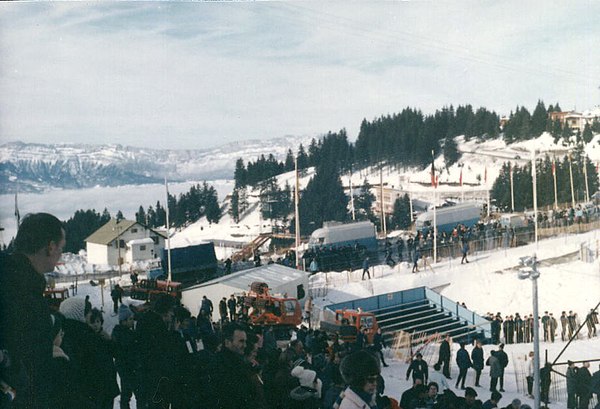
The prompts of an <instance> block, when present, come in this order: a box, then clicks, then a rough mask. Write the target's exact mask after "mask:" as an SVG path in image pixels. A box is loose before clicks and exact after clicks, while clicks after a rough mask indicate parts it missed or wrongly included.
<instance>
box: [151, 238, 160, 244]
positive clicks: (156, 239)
mask: <svg viewBox="0 0 600 409" xmlns="http://www.w3.org/2000/svg"><path fill="white" fill-rule="evenodd" d="M150 238H151V239H152V241H153V242H154V244H158V236H152V237H150Z"/></svg>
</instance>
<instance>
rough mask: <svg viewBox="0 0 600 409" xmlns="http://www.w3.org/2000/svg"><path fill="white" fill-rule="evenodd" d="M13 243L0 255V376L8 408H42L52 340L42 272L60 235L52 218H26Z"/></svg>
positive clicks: (54, 257) (51, 262)
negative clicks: (0, 362)
mask: <svg viewBox="0 0 600 409" xmlns="http://www.w3.org/2000/svg"><path fill="white" fill-rule="evenodd" d="M14 245H15V250H14V252H13V254H10V255H6V254H2V255H0V311H2V313H1V314H0V350H5V351H6V352H7V354H8V356H9V357H10V365H9V366H8V367H7V368H5V369H4V370H3V371H2V373H1V374H0V377H1V378H2V379H1V380H2V381H3V382H5V383H6V384H7V385H8V386H10V387H12V388H13V389H14V390H16V391H17V394H16V397H15V399H14V401H13V402H12V405H13V406H12V408H47V407H48V394H49V392H50V391H49V379H50V377H51V374H50V372H49V368H50V365H51V360H52V343H53V336H52V321H51V318H50V310H49V309H48V306H47V304H46V302H45V300H44V296H43V293H44V289H45V288H46V280H45V279H44V273H48V272H51V271H53V270H54V267H55V266H56V263H57V262H58V260H59V259H60V256H61V254H62V250H63V248H64V246H65V231H64V229H63V227H62V223H61V222H60V220H58V219H57V218H56V217H54V216H52V215H51V214H48V213H36V214H29V215H27V216H25V218H23V221H22V223H21V225H20V226H19V230H18V232H17V237H16V238H15V241H14Z"/></svg>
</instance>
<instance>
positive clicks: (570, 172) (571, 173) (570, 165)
mask: <svg viewBox="0 0 600 409" xmlns="http://www.w3.org/2000/svg"><path fill="white" fill-rule="evenodd" d="M569 179H570V180H571V205H572V206H573V209H575V190H574V189H573V166H572V164H571V152H569Z"/></svg>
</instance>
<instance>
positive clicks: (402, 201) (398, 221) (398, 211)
mask: <svg viewBox="0 0 600 409" xmlns="http://www.w3.org/2000/svg"><path fill="white" fill-rule="evenodd" d="M392 223H393V225H394V227H395V228H397V229H407V228H409V227H410V225H411V222H410V198H409V197H408V195H407V194H405V195H404V196H402V197H399V198H397V199H396V201H395V202H394V210H393V212H392Z"/></svg>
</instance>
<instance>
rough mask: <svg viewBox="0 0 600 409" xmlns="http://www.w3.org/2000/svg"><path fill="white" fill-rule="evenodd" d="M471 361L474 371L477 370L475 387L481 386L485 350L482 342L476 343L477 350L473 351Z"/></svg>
mask: <svg viewBox="0 0 600 409" xmlns="http://www.w3.org/2000/svg"><path fill="white" fill-rule="evenodd" d="M471 361H472V362H473V369H475V386H480V385H479V379H480V378H481V371H483V363H484V362H485V361H484V359H483V348H482V347H481V341H477V342H475V348H473V350H472V351H471Z"/></svg>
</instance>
